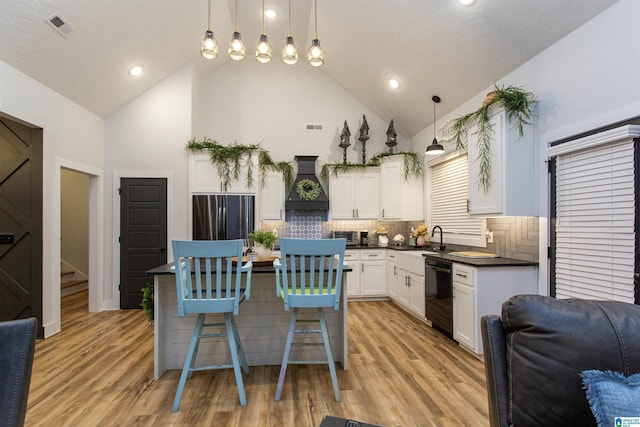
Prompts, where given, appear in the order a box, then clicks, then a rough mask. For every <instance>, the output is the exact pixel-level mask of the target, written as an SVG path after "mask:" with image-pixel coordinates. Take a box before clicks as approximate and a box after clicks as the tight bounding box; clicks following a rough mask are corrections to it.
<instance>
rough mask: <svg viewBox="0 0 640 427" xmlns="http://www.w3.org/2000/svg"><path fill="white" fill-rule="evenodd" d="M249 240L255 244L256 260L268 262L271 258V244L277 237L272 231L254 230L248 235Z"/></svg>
mask: <svg viewBox="0 0 640 427" xmlns="http://www.w3.org/2000/svg"><path fill="white" fill-rule="evenodd" d="M248 237H249V240H251V241H252V242H254V243H255V250H256V253H257V254H258V260H268V259H269V258H270V257H271V251H272V250H273V244H274V243H275V242H276V240H278V237H277V236H276V235H275V234H274V233H273V232H272V231H263V230H255V231H253V232H251V233H249V236H248Z"/></svg>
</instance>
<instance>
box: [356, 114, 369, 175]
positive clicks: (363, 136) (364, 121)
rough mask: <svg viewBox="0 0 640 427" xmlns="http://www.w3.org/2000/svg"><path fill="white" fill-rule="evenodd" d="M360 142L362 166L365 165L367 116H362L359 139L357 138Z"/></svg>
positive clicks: (367, 136)
mask: <svg viewBox="0 0 640 427" xmlns="http://www.w3.org/2000/svg"><path fill="white" fill-rule="evenodd" d="M358 139H359V140H360V142H362V164H363V165H364V164H366V163H367V145H366V144H367V140H368V139H369V123H367V116H365V115H364V114H363V115H362V126H360V137H359V138H358Z"/></svg>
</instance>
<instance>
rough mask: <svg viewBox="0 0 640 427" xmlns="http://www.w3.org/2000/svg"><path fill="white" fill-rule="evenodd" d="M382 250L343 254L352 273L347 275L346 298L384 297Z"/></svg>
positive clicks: (385, 289)
mask: <svg viewBox="0 0 640 427" xmlns="http://www.w3.org/2000/svg"><path fill="white" fill-rule="evenodd" d="M385 258H386V257H385V250H384V249H353V250H347V251H346V252H345V261H346V262H347V263H348V264H349V266H351V268H352V269H353V270H352V271H350V272H348V273H347V286H348V289H347V297H348V298H354V299H356V298H366V297H376V298H380V297H384V296H386V293H387V288H386V286H385V278H386V268H385V267H386V265H385V264H386V261H385Z"/></svg>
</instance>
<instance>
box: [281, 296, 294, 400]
mask: <svg viewBox="0 0 640 427" xmlns="http://www.w3.org/2000/svg"><path fill="white" fill-rule="evenodd" d="M297 317H298V309H297V308H294V309H293V314H292V315H291V323H290V324H289V334H288V335H287V343H286V344H285V346H284V356H283V357H282V365H280V376H279V377H278V388H277V389H276V402H278V401H279V400H280V395H281V394H282V385H283V384H284V375H285V374H286V373H287V364H288V363H289V351H290V350H291V342H292V341H293V333H294V331H295V329H296V319H297Z"/></svg>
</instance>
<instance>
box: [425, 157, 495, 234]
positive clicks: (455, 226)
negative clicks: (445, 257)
mask: <svg viewBox="0 0 640 427" xmlns="http://www.w3.org/2000/svg"><path fill="white" fill-rule="evenodd" d="M468 182H469V168H468V165H467V155H466V154H465V155H462V156H458V157H454V158H452V159H450V160H447V161H444V162H442V163H439V164H436V165H433V166H431V203H430V215H429V217H430V221H431V222H430V225H431V226H432V227H433V226H435V225H439V226H441V227H442V230H443V231H444V233H445V235H446V236H447V242H450V243H460V244H469V245H477V246H486V240H485V239H484V238H483V232H484V228H485V220H484V219H482V218H473V217H470V216H469V214H468V213H467V198H468Z"/></svg>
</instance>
